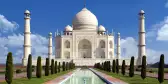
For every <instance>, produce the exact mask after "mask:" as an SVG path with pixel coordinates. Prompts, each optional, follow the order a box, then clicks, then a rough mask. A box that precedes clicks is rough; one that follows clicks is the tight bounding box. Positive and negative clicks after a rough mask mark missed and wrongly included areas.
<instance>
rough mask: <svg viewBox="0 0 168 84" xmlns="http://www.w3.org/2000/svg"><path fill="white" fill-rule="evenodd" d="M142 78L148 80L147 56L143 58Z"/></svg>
mask: <svg viewBox="0 0 168 84" xmlns="http://www.w3.org/2000/svg"><path fill="white" fill-rule="evenodd" d="M141 77H142V79H145V78H146V56H143V57H142V67H141Z"/></svg>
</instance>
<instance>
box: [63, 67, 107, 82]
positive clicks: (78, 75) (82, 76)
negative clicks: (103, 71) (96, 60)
mask: <svg viewBox="0 0 168 84" xmlns="http://www.w3.org/2000/svg"><path fill="white" fill-rule="evenodd" d="M62 84H106V83H105V82H104V81H102V80H101V79H100V78H99V77H98V76H97V75H95V74H94V73H93V72H92V71H90V70H88V69H80V70H79V71H76V72H75V74H74V75H73V76H71V77H70V78H69V79H68V80H66V81H65V82H63V83H62Z"/></svg>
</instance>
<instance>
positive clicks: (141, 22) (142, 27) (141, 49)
mask: <svg viewBox="0 0 168 84" xmlns="http://www.w3.org/2000/svg"><path fill="white" fill-rule="evenodd" d="M144 15H145V12H144V11H143V10H141V11H140V13H139V44H138V59H137V65H141V64H142V56H146V48H145V17H144Z"/></svg>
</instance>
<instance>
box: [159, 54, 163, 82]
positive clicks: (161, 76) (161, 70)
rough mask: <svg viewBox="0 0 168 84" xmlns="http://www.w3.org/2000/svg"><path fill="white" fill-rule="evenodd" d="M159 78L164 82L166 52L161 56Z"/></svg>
mask: <svg viewBox="0 0 168 84" xmlns="http://www.w3.org/2000/svg"><path fill="white" fill-rule="evenodd" d="M158 70H159V71H158V80H159V82H160V83H162V82H164V54H161V56H160V62H159V67H158Z"/></svg>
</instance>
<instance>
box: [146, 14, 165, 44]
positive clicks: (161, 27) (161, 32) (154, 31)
mask: <svg viewBox="0 0 168 84" xmlns="http://www.w3.org/2000/svg"><path fill="white" fill-rule="evenodd" d="M148 37H154V38H155V37H156V38H155V39H156V40H158V41H168V38H167V37H168V16H166V17H165V18H164V20H163V21H161V22H159V23H158V24H155V25H153V26H152V28H151V30H150V31H148V32H147V34H146V38H148Z"/></svg>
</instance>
